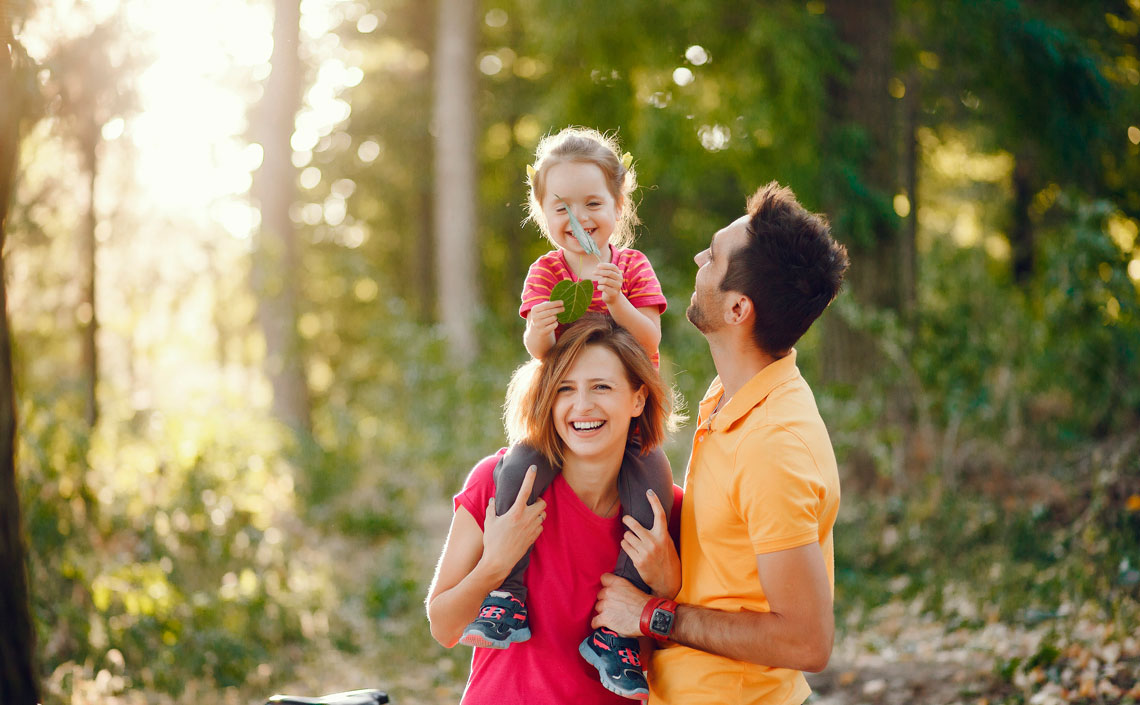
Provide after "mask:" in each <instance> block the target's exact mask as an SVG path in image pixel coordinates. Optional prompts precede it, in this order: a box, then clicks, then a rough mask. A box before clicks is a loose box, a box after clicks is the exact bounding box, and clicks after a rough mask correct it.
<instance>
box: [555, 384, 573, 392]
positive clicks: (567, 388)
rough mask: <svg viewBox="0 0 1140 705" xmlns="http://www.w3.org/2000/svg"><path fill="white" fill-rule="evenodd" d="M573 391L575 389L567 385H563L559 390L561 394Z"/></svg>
mask: <svg viewBox="0 0 1140 705" xmlns="http://www.w3.org/2000/svg"><path fill="white" fill-rule="evenodd" d="M572 391H574V388H573V387H568V386H566V385H562V386H561V387H559V388H558V393H559V394H565V393H566V392H572Z"/></svg>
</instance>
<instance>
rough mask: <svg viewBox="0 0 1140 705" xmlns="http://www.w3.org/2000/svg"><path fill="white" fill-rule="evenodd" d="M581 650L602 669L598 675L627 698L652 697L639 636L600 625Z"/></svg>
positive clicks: (585, 656) (606, 685)
mask: <svg viewBox="0 0 1140 705" xmlns="http://www.w3.org/2000/svg"><path fill="white" fill-rule="evenodd" d="M578 653H580V654H582V658H584V659H586V661H588V662H589V663H590V665H591V666H593V667H594V668H596V669H598V678H599V679H601V681H602V685H604V686H605V687H606V688H608V689H609V690H611V691H613V692H615V693H617V694H618V695H620V696H622V697H624V698H633V699H635V700H648V699H649V683H647V682H646V680H645V673H643V672H642V670H641V645H640V644H639V643H638V641H637V639H634V638H632V637H627V636H620V635H619V634H618V633H617V632H615V631H611V630H609V629H606V628H605V627H599V628H597V629H595V630H594V633H593V634H591V635H590V636H588V637H586V639H585V641H583V642H582V643H581V644H580V645H579V646H578Z"/></svg>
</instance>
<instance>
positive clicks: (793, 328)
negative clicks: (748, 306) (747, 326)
mask: <svg viewBox="0 0 1140 705" xmlns="http://www.w3.org/2000/svg"><path fill="white" fill-rule="evenodd" d="M748 215H749V216H750V218H749V220H748V225H747V226H746V227H747V231H748V240H747V242H746V243H745V244H744V245H742V246H741V247H740V249H738V250H737V251H736V252H735V253H733V254H732V255H731V256H730V259H729V262H728V269H727V271H725V274H724V280H723V281H722V282H721V284H720V288H721V290H723V291H736V292H739V293H741V294H744V295H745V296H747V297H748V298H749V299H751V300H752V306H753V307H754V309H755V310H756V321H755V324H754V326H753V329H752V339H753V340H754V341H755V343H756V345H757V347H759V348H760V349H761V350H763V351H764V352H766V353H768V354H771V355H782V354H784V353H786V352H787V351H788V350H790V349H791V347H792V346H793V345H795V344H796V341H797V340H799V339H800V337H801V336H802V335H803V334H804V333H805V332H807V329H808V328H809V327H811V324H812V323H813V322H814V321H815V319H817V318H819V315H820V314H821V313H823V310H824V309H825V308H827V306H828V304H830V303H831V302H832V300H833V299H834V298H835V296H836V294H838V293H839V287H840V285H841V284H842V283H843V274H844V272H846V271H847V264H848V259H847V248H846V247H844V246H843V245H841V244H839V243H838V242H836V241H835V240H834V239H833V238H832V237H831V227H830V226H829V225H828V224H827V219H826V218H825V217H824V216H822V215H818V214H815V213H810V212H808V210H807V209H805V208H804V207H803V206H801V205H800V204H799V202H798V201H797V200H796V196H795V194H794V193H792V190H791V189H789V188H787V187H782V186H780V185H779V184H777V183H776V182H775V181H773V182H771V183H769V184H768V185H767V186H763V187H761V188H759V189H757V190H756V193H754V194H752V196H751V197H749V199H748Z"/></svg>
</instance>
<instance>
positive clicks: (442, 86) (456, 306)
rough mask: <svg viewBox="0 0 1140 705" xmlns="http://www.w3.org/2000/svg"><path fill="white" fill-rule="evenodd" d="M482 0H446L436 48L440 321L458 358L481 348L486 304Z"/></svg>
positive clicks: (463, 360)
mask: <svg viewBox="0 0 1140 705" xmlns="http://www.w3.org/2000/svg"><path fill="white" fill-rule="evenodd" d="M478 9H479V3H478V0H440V2H439V16H438V18H437V27H438V29H439V33H438V35H437V37H436V52H435V179H436V181H435V183H436V188H435V208H434V221H435V232H436V263H437V264H436V282H437V284H438V286H439V295H438V306H439V314H440V322H441V323H442V324H443V329H444V333H445V334H446V335H447V339H448V341H449V344H450V348H451V357H452V360H453V361H454V362H456V363H457V364H459V365H466V364H468V363H470V362H471V360H472V358H473V357H474V355H475V352H476V341H475V319H476V316H477V315H478V313H479V310H480V295H479V279H478V277H477V272H478V267H479V250H478V246H477V243H476V233H477V223H476V220H475V218H476V212H475V199H476V182H475V172H476V169H475V126H476V123H477V122H478V114H477V112H476V110H475V38H476V26H477V16H478Z"/></svg>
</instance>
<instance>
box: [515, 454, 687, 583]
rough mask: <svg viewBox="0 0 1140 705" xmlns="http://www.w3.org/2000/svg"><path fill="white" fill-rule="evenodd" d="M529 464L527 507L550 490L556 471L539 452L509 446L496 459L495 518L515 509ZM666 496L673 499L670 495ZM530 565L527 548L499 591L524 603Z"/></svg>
mask: <svg viewBox="0 0 1140 705" xmlns="http://www.w3.org/2000/svg"><path fill="white" fill-rule="evenodd" d="M531 465H533V466H535V468H536V469H537V470H538V474H537V475H536V476H535V478H534V487H533V488H532V489H531V492H530V499H528V500H527V504H534V502H535V500H536V499H538V497H539V495H541V494H542V493H543V492H545V491H546V488H547V487H550V483H551V482H554V476H555V475H557V474H558V470H556V469H555V468H553V467H551V466H550V463H549V462H547V460H546V457H545V456H543V454H542V453H539V452H538V451H537V450H536V449H535V448H533V447H531V446H529V445H526V444H525V443H519V444H518V445H515V446H512V447H511V449H510V450H508V451H507V453H506V455H504V456H503V457H501V458H499V462H498V464H496V465H495V514H496V515H497V516H502V515H503V514H505V513H506V512H507V510H509V509H510V508H511V507H512V506H514V503H515V500H516V499H518V496H519V490H520V489H522V483H523V480H524V479H525V478H526V471H527V470H528V469H529V468H530V466H531ZM669 496H670V498H672V496H673V495H672V492H670V495H669ZM529 563H530V549H529V548H528V549H527V552H526V555H524V556H523V557H522V558H521V559H519V562H518V563H516V564H515V567H514V568H512V569H511V573H510V575H508V576H507V578H506V580H504V581H503V584H502V585H500V586H499V589H500V590H506V591H507V592H509V593H511V594H512V595H514V596H515V597H517V598H519V599H520V600H522V601H523V602H526V592H527V590H526V585H525V584H524V583H523V573H524V572H525V571H526V567H527V565H528V564H529Z"/></svg>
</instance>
